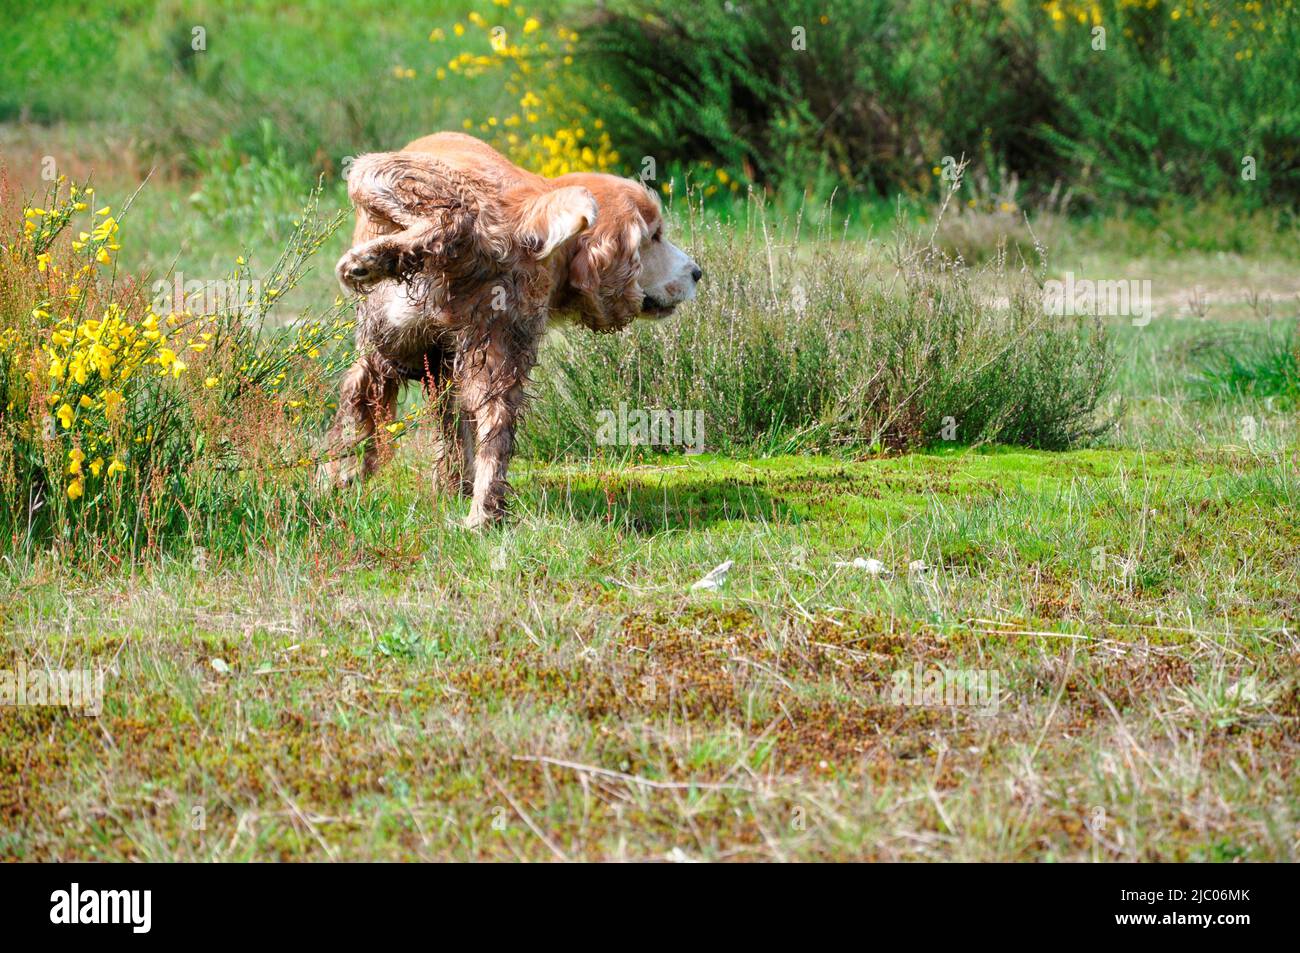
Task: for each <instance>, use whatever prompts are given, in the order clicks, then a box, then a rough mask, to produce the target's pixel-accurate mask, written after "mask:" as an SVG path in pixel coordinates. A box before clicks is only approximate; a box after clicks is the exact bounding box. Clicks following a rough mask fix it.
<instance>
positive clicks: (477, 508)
mask: <svg viewBox="0 0 1300 953" xmlns="http://www.w3.org/2000/svg"><path fill="white" fill-rule="evenodd" d="M348 195H349V197H350V198H351V199H352V203H353V205H354V206H355V208H356V214H357V222H356V229H355V231H354V233H353V241H352V248H351V249H350V250H349V251H348V252H347V253H346V254H345V255H344V256H343V257H342V258H341V259H340V260H339V263H338V265H337V267H336V269H335V273H336V274H337V276H338V280H339V282H340V284H341V285H342V286H343V287H344V288H345V289H346V290H348V291H349V292H353V293H356V294H357V295H359V296H360V298H359V301H358V303H357V326H356V327H357V330H356V334H357V346H358V347H357V351H358V358H357V361H356V363H355V364H354V365H353V366H352V367H351V368H350V369H349V370H348V372H347V374H346V375H345V376H344V378H343V382H342V384H341V386H340V391H339V410H338V414H337V416H336V418H335V420H334V423H333V424H332V425H331V427H330V430H329V434H328V438H327V439H328V446H327V457H326V463H324V464H323V465H322V471H321V476H322V478H323V479H324V480H327V481H330V482H332V483H336V484H345V483H348V482H350V481H352V480H354V479H357V478H359V477H363V476H365V475H367V474H369V473H371V472H373V470H374V469H375V468H376V466H377V465H378V463H379V455H378V448H377V447H376V446H375V441H374V439H373V438H374V435H375V433H376V431H377V429H378V428H379V427H380V426H382V425H383V423H384V422H385V421H388V420H391V419H392V416H393V413H394V410H395V407H396V402H397V397H398V392H399V390H400V388H401V387H402V386H403V385H404V384H406V383H408V382H411V381H419V382H421V383H422V384H423V386H424V387H425V388H426V390H427V391H428V393H429V395H430V398H431V399H432V400H434V401H435V402H436V405H437V417H438V420H439V424H440V451H439V465H438V471H439V473H440V476H441V479H442V480H443V482H444V483H445V484H447V485H449V486H451V487H454V488H455V489H457V490H458V491H459V492H463V493H466V494H468V495H470V496H471V497H472V500H473V502H472V504H471V507H470V513H469V516H468V517H467V519H466V523H467V525H469V526H471V527H478V526H482V525H484V524H487V523H491V522H493V521H496V520H498V519H500V518H501V517H502V516H503V515H504V513H505V505H506V493H507V489H508V485H507V482H506V475H507V469H508V467H509V465H510V456H511V453H512V451H513V447H514V437H515V428H516V427H517V426H518V423H519V415H520V412H521V410H522V409H523V405H524V400H525V386H526V384H527V382H528V375H529V372H530V371H531V370H532V368H533V366H534V364H535V363H536V361H537V350H538V346H539V344H540V342H541V339H542V335H543V334H544V333H545V332H546V329H547V326H548V324H549V323H550V322H552V321H557V320H563V321H573V322H577V323H580V324H582V325H585V326H586V327H587V328H590V329H591V330H593V331H616V330H619V329H622V328H625V327H627V325H628V324H630V323H631V322H632V320H633V319H635V318H663V317H667V316H668V315H669V314H671V313H672V311H673V310H674V309H675V308H676V306H677V305H678V304H681V303H682V302H684V301H689V300H690V299H691V298H693V297H694V296H695V285H696V283H697V282H698V281H699V280H700V277H701V273H700V269H699V267H698V266H697V265H696V264H695V262H694V261H692V260H691V258H690V256H689V255H687V254H686V253H685V252H683V251H682V250H681V249H679V248H677V247H676V246H674V245H673V244H671V243H670V242H669V241H667V239H666V238H665V236H664V224H663V215H662V212H661V210H660V206H659V201H658V199H657V197H656V196H655V195H654V194H653V193H652V192H651V191H650V190H649V189H647V188H645V186H644V185H642V184H641V183H639V182H637V181H635V180H631V179H622V178H618V177H617V176H612V175H604V174H598V173H574V174H571V175H565V176H561V177H559V178H556V179H544V178H542V177H541V176H538V175H534V174H533V173H531V172H527V171H525V170H523V169H520V168H519V167H518V166H515V165H514V164H513V163H511V162H510V161H509V160H507V159H506V158H505V157H504V156H502V155H501V154H500V153H498V152H497V151H496V150H494V149H492V148H491V147H490V146H488V145H487V144H485V143H483V142H480V141H479V140H477V139H475V138H473V137H472V136H466V135H462V134H460V133H438V134H436V135H432V136H427V137H425V138H423V139H418V140H416V141H415V142H412V143H411V144H410V145H408V146H407V147H406V148H405V149H403V150H401V151H400V152H383V153H372V154H370V155H364V156H361V157H360V158H358V159H357V160H356V161H355V162H354V163H353V164H352V167H351V169H350V170H349V173H348Z"/></svg>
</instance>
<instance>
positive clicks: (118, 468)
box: [108, 459, 126, 476]
mask: <svg viewBox="0 0 1300 953" xmlns="http://www.w3.org/2000/svg"><path fill="white" fill-rule="evenodd" d="M125 472H126V464H125V463H123V462H122V461H121V460H118V459H114V460H113V462H112V463H110V464H109V465H108V475H109V476H115V475H117V474H119V473H125Z"/></svg>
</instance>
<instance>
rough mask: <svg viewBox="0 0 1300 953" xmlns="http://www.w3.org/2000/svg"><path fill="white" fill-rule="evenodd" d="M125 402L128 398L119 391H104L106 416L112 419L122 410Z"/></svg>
mask: <svg viewBox="0 0 1300 953" xmlns="http://www.w3.org/2000/svg"><path fill="white" fill-rule="evenodd" d="M124 403H126V399H125V398H124V397H123V396H122V395H121V394H120V393H118V392H117V391H115V390H106V391H104V416H105V417H107V418H108V419H109V420H112V419H113V418H114V417H116V416H117V412H118V411H119V410H121V408H122V405H123V404H124Z"/></svg>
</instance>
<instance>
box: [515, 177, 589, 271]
mask: <svg viewBox="0 0 1300 953" xmlns="http://www.w3.org/2000/svg"><path fill="white" fill-rule="evenodd" d="M507 204H511V203H510V202H509V198H507ZM596 215H597V207H596V199H595V196H593V195H592V194H591V193H590V192H588V191H587V190H586V189H584V188H582V187H581V186H577V185H570V186H565V187H564V188H560V189H551V190H549V191H546V192H542V193H540V194H536V195H531V196H528V197H524V198H521V199H520V200H519V201H518V203H517V204H516V212H515V215H514V218H515V229H516V232H515V234H516V236H517V238H518V241H519V244H520V245H522V246H523V247H524V248H526V249H527V250H528V251H529V253H531V254H532V256H533V257H534V258H536V259H537V260H538V261H541V260H542V259H544V258H546V257H547V256H548V255H550V254H551V252H553V251H555V249H556V248H558V247H559V246H560V245H563V244H564V243H565V242H566V241H568V240H569V239H570V238H572V237H573V236H574V235H578V234H581V233H582V232H585V231H586V230H587V229H588V228H590V227H591V226H592V225H594V224H595V223H596Z"/></svg>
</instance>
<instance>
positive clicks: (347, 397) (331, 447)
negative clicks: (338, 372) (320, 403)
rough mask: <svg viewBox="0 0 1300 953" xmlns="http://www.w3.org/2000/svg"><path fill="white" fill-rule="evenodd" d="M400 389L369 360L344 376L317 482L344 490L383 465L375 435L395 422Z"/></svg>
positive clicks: (359, 362)
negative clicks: (394, 415) (387, 424)
mask: <svg viewBox="0 0 1300 953" xmlns="http://www.w3.org/2000/svg"><path fill="white" fill-rule="evenodd" d="M398 386H399V381H397V380H396V379H395V378H393V377H391V376H386V375H384V374H382V373H380V371H379V369H378V368H377V367H375V365H374V363H373V362H372V361H371V360H370V359H369V358H367V357H362V358H359V359H358V360H357V362H356V363H355V364H353V365H352V367H351V368H350V369H349V370H348V372H347V373H346V374H345V375H343V382H342V383H341V384H340V385H339V409H338V413H337V414H335V416H334V422H333V423H332V424H330V429H329V432H328V433H327V435H326V439H325V447H326V456H325V460H324V461H323V462H322V463H321V465H320V467H319V469H318V470H317V480H318V482H320V483H322V484H326V485H328V484H335V485H338V486H345V485H347V484H348V483H351V482H352V481H353V480H355V479H356V478H357V477H359V476H368V475H369V474H371V473H373V472H374V471H375V469H376V468H377V467H378V466H379V463H380V459H379V448H378V447H377V446H376V445H375V439H374V438H375V433H376V431H377V430H378V428H379V426H380V424H382V423H384V422H385V421H388V420H391V419H392V416H393V412H394V410H395V409H396V406H397V391H398Z"/></svg>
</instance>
